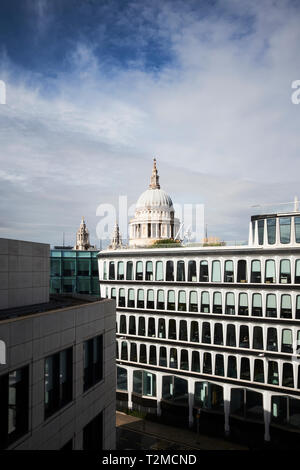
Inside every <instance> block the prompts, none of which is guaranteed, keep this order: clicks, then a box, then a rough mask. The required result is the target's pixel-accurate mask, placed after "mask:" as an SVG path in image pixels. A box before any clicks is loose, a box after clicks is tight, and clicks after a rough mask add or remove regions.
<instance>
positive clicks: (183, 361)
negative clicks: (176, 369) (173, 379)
mask: <svg viewBox="0 0 300 470" xmlns="http://www.w3.org/2000/svg"><path fill="white" fill-rule="evenodd" d="M180 369H182V370H189V355H188V352H187V350H186V349H181V351H180Z"/></svg>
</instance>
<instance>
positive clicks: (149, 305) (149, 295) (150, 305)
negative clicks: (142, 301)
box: [147, 289, 154, 308]
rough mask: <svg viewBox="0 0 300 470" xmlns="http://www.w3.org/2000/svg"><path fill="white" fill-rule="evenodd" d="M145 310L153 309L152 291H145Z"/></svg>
mask: <svg viewBox="0 0 300 470" xmlns="http://www.w3.org/2000/svg"><path fill="white" fill-rule="evenodd" d="M147 308H154V290H153V289H148V291H147Z"/></svg>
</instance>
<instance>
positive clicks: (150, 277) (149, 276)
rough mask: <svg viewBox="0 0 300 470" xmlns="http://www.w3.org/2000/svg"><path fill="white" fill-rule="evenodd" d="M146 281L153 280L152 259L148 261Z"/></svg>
mask: <svg viewBox="0 0 300 470" xmlns="http://www.w3.org/2000/svg"><path fill="white" fill-rule="evenodd" d="M146 281H153V263H152V261H147V262H146Z"/></svg>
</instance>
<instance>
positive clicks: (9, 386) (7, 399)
mask: <svg viewBox="0 0 300 470" xmlns="http://www.w3.org/2000/svg"><path fill="white" fill-rule="evenodd" d="M28 416H29V366H26V367H22V368H21V369H17V370H15V371H12V372H9V373H8V374H5V375H2V376H1V377H0V449H5V448H6V447H8V446H9V445H10V444H12V443H13V442H15V441H16V440H17V439H19V438H20V437H21V436H23V435H24V434H26V433H27V432H28Z"/></svg>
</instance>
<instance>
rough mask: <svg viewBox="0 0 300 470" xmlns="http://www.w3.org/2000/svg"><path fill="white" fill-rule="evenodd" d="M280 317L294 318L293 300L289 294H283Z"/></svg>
mask: <svg viewBox="0 0 300 470" xmlns="http://www.w3.org/2000/svg"><path fill="white" fill-rule="evenodd" d="M280 318H292V301H291V296H290V295H289V294H282V296H281V309H280Z"/></svg>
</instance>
